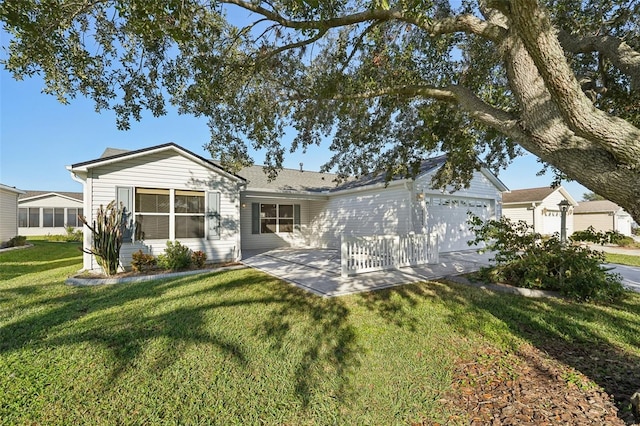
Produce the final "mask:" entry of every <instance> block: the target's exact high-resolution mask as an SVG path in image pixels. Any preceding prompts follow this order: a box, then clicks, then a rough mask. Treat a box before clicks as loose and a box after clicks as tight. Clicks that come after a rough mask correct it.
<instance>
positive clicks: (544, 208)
mask: <svg viewBox="0 0 640 426" xmlns="http://www.w3.org/2000/svg"><path fill="white" fill-rule="evenodd" d="M562 200H565V198H564V195H562V193H561V192H560V190H559V189H558V190H556V191H554V192H552V193H551V194H550V195H549V196H548V197H547V198H545V199H544V200H543V201H542V203H541V204H540V207H538V208H539V209H540V210H541V212H542V213H541V215H542V221H541V228H540V229H539V230H537V231H538V232H540V233H541V234H542V235H552V234H554V233H556V232H557V233H558V234H559V233H560V223H561V214H560V207H558V204H559V203H560V201H562ZM572 233H573V208H569V210H568V211H567V235H571V234H572Z"/></svg>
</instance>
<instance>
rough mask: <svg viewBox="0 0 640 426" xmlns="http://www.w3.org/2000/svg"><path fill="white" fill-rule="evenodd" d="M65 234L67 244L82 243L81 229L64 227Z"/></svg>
mask: <svg viewBox="0 0 640 426" xmlns="http://www.w3.org/2000/svg"><path fill="white" fill-rule="evenodd" d="M64 229H65V231H66V232H67V235H66V237H67V238H66V241H68V242H82V229H76V228H74V227H73V226H65V228H64Z"/></svg>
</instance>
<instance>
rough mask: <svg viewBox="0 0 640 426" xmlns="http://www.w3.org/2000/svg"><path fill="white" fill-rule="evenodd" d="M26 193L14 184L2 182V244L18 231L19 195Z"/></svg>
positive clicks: (0, 231)
mask: <svg viewBox="0 0 640 426" xmlns="http://www.w3.org/2000/svg"><path fill="white" fill-rule="evenodd" d="M21 194H24V191H21V190H19V189H17V188H14V187H12V186H7V185H3V184H1V183H0V246H2V245H3V244H4V243H6V242H7V241H9V240H10V239H11V238H13V237H15V236H16V235H20V234H19V233H18V197H19V196H20V195H21Z"/></svg>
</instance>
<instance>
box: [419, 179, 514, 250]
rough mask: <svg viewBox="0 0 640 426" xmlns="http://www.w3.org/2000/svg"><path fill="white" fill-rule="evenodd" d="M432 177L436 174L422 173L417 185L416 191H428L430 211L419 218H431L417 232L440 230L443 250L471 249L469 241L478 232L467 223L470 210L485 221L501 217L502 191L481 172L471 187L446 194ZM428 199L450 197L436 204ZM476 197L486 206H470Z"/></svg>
mask: <svg viewBox="0 0 640 426" xmlns="http://www.w3.org/2000/svg"><path fill="white" fill-rule="evenodd" d="M432 176H433V173H427V174H424V175H422V176H419V177H418V178H417V179H416V182H415V185H414V187H415V190H414V192H415V193H416V194H419V193H424V196H425V210H426V211H425V212H424V213H423V215H422V216H421V215H420V214H417V215H416V217H417V220H418V221H420V218H421V217H425V218H426V219H427V221H426V224H425V226H424V227H423V228H422V229H421V230H419V231H418V230H416V232H428V233H432V232H436V233H437V234H438V239H439V248H440V251H441V252H450V251H458V250H469V249H471V247H470V246H469V245H468V244H467V241H469V240H471V239H473V238H474V235H473V232H471V230H470V229H469V225H468V224H467V220H468V217H469V216H468V211H471V212H472V213H473V214H475V215H477V216H479V217H481V218H482V219H483V220H487V219H495V218H499V217H500V215H501V212H502V210H501V204H502V193H501V192H500V191H499V190H498V188H496V186H495V185H494V184H493V183H492V182H491V181H490V180H489V179H488V178H487V177H486V176H485V175H484V174H483V173H481V172H475V173H474V175H473V178H472V180H471V182H470V185H469V188H463V189H460V190H458V191H455V192H445V193H443V192H441V191H437V190H434V189H432V187H431V178H432ZM411 199H412V200H415V199H416V196H412V198H411ZM427 199H429V200H433V199H439V200H440V202H442V200H449V204H448V205H434V204H433V203H430V204H428V205H427V204H426V203H427ZM476 200H481V201H483V202H484V203H485V204H486V207H473V208H470V207H468V206H469V203H470V202H473V203H475V201H476ZM456 202H457V203H456ZM417 225H419V224H417Z"/></svg>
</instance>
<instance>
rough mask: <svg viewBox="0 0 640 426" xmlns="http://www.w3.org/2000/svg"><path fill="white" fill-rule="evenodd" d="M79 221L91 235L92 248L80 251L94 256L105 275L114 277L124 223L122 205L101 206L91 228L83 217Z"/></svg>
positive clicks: (118, 262) (118, 259)
mask: <svg viewBox="0 0 640 426" xmlns="http://www.w3.org/2000/svg"><path fill="white" fill-rule="evenodd" d="M80 220H81V221H82V223H84V224H85V225H86V226H87V228H89V229H90V230H91V233H92V234H93V245H92V247H91V248H90V249H86V248H83V249H82V251H83V252H85V253H89V254H92V255H94V256H95V257H96V261H97V262H98V264H99V265H100V266H101V267H102V269H103V270H104V273H105V274H107V275H108V276H111V275H114V274H115V273H116V272H118V266H119V264H120V247H122V231H123V229H124V227H125V223H126V219H125V214H124V206H123V205H122V203H120V206H118V205H117V204H116V201H115V200H114V201H111V202H110V203H109V204H107V207H106V208H105V207H104V206H103V205H102V204H101V205H100V208H99V209H98V215H97V217H96V220H95V222H94V223H93V226H91V225H89V223H88V222H87V219H86V218H85V217H82V216H80Z"/></svg>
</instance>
